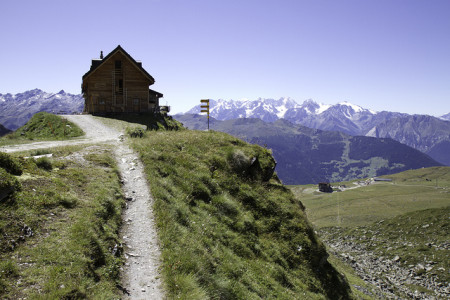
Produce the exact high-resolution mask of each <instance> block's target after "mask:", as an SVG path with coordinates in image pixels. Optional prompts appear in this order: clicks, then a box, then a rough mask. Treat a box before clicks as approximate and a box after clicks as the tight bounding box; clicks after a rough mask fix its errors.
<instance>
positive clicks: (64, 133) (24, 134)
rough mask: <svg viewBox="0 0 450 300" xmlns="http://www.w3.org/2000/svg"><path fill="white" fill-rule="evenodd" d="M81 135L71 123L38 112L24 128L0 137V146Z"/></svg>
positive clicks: (78, 129) (79, 130) (58, 117)
mask: <svg viewBox="0 0 450 300" xmlns="http://www.w3.org/2000/svg"><path fill="white" fill-rule="evenodd" d="M83 134H84V133H83V131H82V130H81V129H80V128H79V127H78V126H76V125H75V124H73V123H72V122H69V121H67V120H66V119H64V118H62V117H60V116H57V115H53V114H49V113H46V112H40V113H37V114H35V115H34V116H33V117H32V118H31V119H30V120H29V121H28V122H27V124H25V125H24V126H22V127H20V128H18V129H17V130H16V131H14V132H12V133H10V134H8V135H6V136H4V137H2V138H1V139H0V145H7V144H17V143H18V142H20V141H22V142H26V141H32V140H63V139H68V138H72V137H77V136H81V135H83Z"/></svg>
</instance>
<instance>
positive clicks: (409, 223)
mask: <svg viewBox="0 0 450 300" xmlns="http://www.w3.org/2000/svg"><path fill="white" fill-rule="evenodd" d="M384 177H386V178H391V179H392V180H393V182H392V183H379V184H375V185H372V186H367V187H361V188H358V189H354V190H348V191H345V192H334V193H332V194H323V193H317V192H314V193H311V189H316V186H313V185H309V186H291V190H293V192H294V193H295V194H296V196H297V197H298V198H299V199H301V200H302V202H303V203H304V204H305V206H306V210H307V212H308V217H309V218H310V219H311V221H312V223H313V224H314V225H315V226H316V227H318V228H322V231H323V234H325V235H329V236H330V237H329V238H331V239H333V237H337V236H340V237H342V238H344V237H345V239H347V240H351V241H353V242H356V243H361V244H363V245H364V247H365V248H366V249H367V250H368V251H374V252H375V253H377V254H378V255H379V256H380V257H386V258H390V259H392V258H394V257H395V256H399V257H400V263H401V264H402V265H403V266H404V268H406V269H408V268H411V266H417V265H419V264H423V265H424V266H425V265H427V263H429V262H430V261H432V262H433V263H432V270H430V271H425V270H424V271H421V270H416V272H423V275H424V276H432V277H433V278H435V280H436V281H438V282H442V283H445V282H448V281H449V280H450V278H449V275H448V272H447V271H445V270H448V269H449V268H450V265H449V261H450V260H449V258H450V257H449V252H448V249H447V248H448V228H449V218H450V211H449V210H450V206H449V205H450V167H433V168H424V169H419V170H410V171H405V172H401V173H398V174H394V175H390V176H384ZM345 184H346V185H347V186H351V185H352V183H351V182H346V183H345ZM446 244H447V246H445V245H446ZM332 261H333V263H334V264H336V265H338V269H339V270H340V271H344V272H345V273H346V274H347V277H348V278H349V282H350V283H351V284H352V285H361V283H360V282H358V281H359V279H358V278H357V277H355V276H352V275H351V274H352V272H351V270H349V268H348V267H347V266H345V264H344V263H342V262H339V261H338V260H336V259H334V258H333V259H332ZM411 288H412V289H413V290H414V289H419V290H420V287H411ZM369 289H370V288H369ZM430 293H431V292H430ZM431 294H432V293H431Z"/></svg>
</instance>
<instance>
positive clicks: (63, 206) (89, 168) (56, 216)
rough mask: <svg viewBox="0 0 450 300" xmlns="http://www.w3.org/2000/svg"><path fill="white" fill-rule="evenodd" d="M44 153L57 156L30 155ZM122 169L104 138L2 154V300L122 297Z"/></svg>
mask: <svg viewBox="0 0 450 300" xmlns="http://www.w3.org/2000/svg"><path fill="white" fill-rule="evenodd" d="M37 154H51V155H52V157H51V158H47V157H40V158H38V157H36V158H33V157H31V158H24V156H25V157H29V156H33V155H37ZM11 157H12V158H11ZM12 165H15V166H17V168H16V171H12V169H11V168H7V166H12ZM3 168H7V169H8V170H7V171H5V169H3ZM115 168H116V165H115V162H114V159H113V157H112V151H111V148H110V147H108V146H104V145H103V146H90V147H86V146H78V147H67V146H66V147H64V148H55V149H49V150H47V151H43V150H41V151H39V152H35V151H32V152H26V153H22V154H21V155H14V156H9V155H6V154H4V153H0V214H1V216H2V217H1V220H0V298H1V299H113V298H118V297H120V294H119V291H118V289H117V287H116V285H117V284H118V283H119V280H120V278H119V275H120V267H121V264H122V261H123V258H122V257H120V255H117V254H118V253H117V252H113V251H112V249H114V247H117V245H119V244H120V240H119V236H118V228H119V226H120V224H121V211H122V205H123V204H124V199H123V196H122V192H121V187H120V181H119V177H118V174H117V172H116V171H115ZM17 170H18V171H17ZM93 178H95V180H92V179H93ZM8 182H16V185H15V186H16V187H15V188H14V191H13V192H12V193H10V192H8V191H12V190H10V189H9V188H8V186H11V184H8ZM5 191H6V195H7V196H6V198H4V197H3V196H5V193H4V192H5Z"/></svg>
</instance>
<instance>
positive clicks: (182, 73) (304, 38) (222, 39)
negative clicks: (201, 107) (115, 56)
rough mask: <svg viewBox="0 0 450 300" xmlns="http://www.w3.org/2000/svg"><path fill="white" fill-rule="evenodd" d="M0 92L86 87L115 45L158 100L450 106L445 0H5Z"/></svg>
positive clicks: (449, 27)
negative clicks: (141, 71)
mask: <svg viewBox="0 0 450 300" xmlns="http://www.w3.org/2000/svg"><path fill="white" fill-rule="evenodd" d="M0 31H1V35H0V43H1V44H0V53H1V55H0V93H3V94H4V93H8V92H9V93H13V94H14V93H18V92H24V91H26V90H29V89H34V88H39V89H42V90H44V91H47V92H58V91H60V90H61V89H64V90H65V91H66V92H70V93H75V94H79V93H81V89H80V85H81V77H82V75H83V74H84V73H86V72H87V71H88V70H89V67H90V63H91V59H92V58H98V57H99V54H100V50H103V52H104V53H105V55H106V54H108V53H109V52H110V51H112V50H113V49H114V48H115V47H116V46H117V45H119V44H120V45H121V46H122V47H123V48H124V49H125V50H126V51H127V52H128V53H129V54H130V55H131V56H133V57H134V58H135V59H136V60H140V61H142V63H143V67H144V68H145V69H146V70H147V71H148V72H149V73H150V74H151V75H152V76H153V77H154V78H155V80H156V83H155V84H154V85H153V86H151V88H152V89H155V90H157V91H159V92H161V93H163V94H164V99H162V103H163V104H166V102H167V104H168V105H170V106H172V112H174V113H177V112H184V111H186V110H188V109H189V108H191V107H193V106H194V105H197V104H198V103H199V101H200V99H202V98H210V99H226V100H229V99H234V100H240V99H243V98H246V99H251V100H253V99H256V98H258V97H262V98H275V99H278V98H280V97H291V98H293V99H295V100H297V102H299V103H301V102H303V101H304V100H306V99H313V100H315V101H317V102H322V103H326V104H335V103H338V102H341V101H349V102H351V103H354V104H357V105H360V106H363V107H364V108H369V109H373V110H377V111H381V110H390V111H398V112H406V113H411V114H429V115H435V116H440V115H443V114H444V113H448V112H450V0H355V1H350V0H329V1H325V0H277V1H275V0H146V1H137V0H128V1H124V0H122V1H116V0H105V1H96V0H76V1H62V0H54V1H50V0H39V1H37V0H29V1H27V0H2V1H1V2H0Z"/></svg>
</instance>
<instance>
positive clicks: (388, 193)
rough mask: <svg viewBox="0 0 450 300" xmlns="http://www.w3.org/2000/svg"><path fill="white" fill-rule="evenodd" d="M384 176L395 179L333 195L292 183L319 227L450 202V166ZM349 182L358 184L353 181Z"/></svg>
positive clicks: (346, 224) (364, 222) (366, 220)
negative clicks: (312, 191) (312, 190)
mask: <svg viewBox="0 0 450 300" xmlns="http://www.w3.org/2000/svg"><path fill="white" fill-rule="evenodd" d="M383 177H385V178H391V179H392V180H393V181H392V182H386V183H376V184H372V185H369V186H364V187H360V188H357V189H352V190H347V191H344V192H334V193H331V194H326V193H319V192H314V193H311V189H317V187H316V186H315V185H308V186H292V187H291V189H292V191H293V192H294V193H295V194H296V196H297V197H298V199H300V200H301V201H302V203H303V204H304V205H305V206H306V211H307V214H308V217H309V219H310V220H311V222H312V223H313V224H314V225H315V226H317V227H319V228H320V227H328V226H342V227H353V226H358V225H367V224H370V223H372V222H375V221H379V220H381V219H384V218H392V217H395V216H397V215H401V214H404V213H407V212H412V211H417V210H423V209H427V208H438V207H445V206H447V205H449V203H450V190H449V189H450V167H433V168H424V169H418V170H411V171H406V172H402V173H398V174H394V175H390V176H383ZM427 179H428V180H427ZM345 184H346V186H347V187H351V186H354V185H353V183H351V182H346V183H345ZM436 185H437V186H436Z"/></svg>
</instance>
